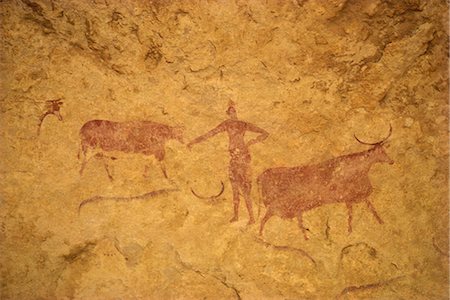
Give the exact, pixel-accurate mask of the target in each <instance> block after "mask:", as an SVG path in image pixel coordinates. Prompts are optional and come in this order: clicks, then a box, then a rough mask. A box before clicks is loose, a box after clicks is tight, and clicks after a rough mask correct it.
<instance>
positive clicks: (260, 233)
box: [259, 206, 273, 235]
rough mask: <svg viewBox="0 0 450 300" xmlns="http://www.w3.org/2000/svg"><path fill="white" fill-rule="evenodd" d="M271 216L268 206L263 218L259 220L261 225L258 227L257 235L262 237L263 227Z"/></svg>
mask: <svg viewBox="0 0 450 300" xmlns="http://www.w3.org/2000/svg"><path fill="white" fill-rule="evenodd" d="M272 216H273V213H272V210H271V209H270V206H269V207H267V211H266V214H265V215H264V217H263V218H262V220H261V225H260V226H259V235H262V233H263V230H264V225H265V224H266V222H267V221H268V220H269V219H270V218H271V217H272Z"/></svg>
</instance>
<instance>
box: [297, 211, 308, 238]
mask: <svg viewBox="0 0 450 300" xmlns="http://www.w3.org/2000/svg"><path fill="white" fill-rule="evenodd" d="M297 222H298V227H299V228H300V229H301V230H302V232H303V237H304V238H305V240H308V236H307V235H306V231H307V229H306V228H305V226H303V218H302V212H301V211H300V212H299V213H298V214H297Z"/></svg>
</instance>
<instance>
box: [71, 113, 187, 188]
mask: <svg viewBox="0 0 450 300" xmlns="http://www.w3.org/2000/svg"><path fill="white" fill-rule="evenodd" d="M80 138H81V144H80V150H79V152H78V158H79V159H80V157H81V156H82V157H81V158H82V162H81V169H80V175H82V174H83V171H84V169H85V167H86V164H87V162H88V161H89V160H90V159H91V158H92V157H95V158H100V159H102V160H103V164H104V167H105V170H106V173H107V174H108V177H109V179H110V180H111V181H112V180H113V177H112V174H111V172H110V170H109V165H108V163H107V161H108V160H115V159H117V158H116V157H114V156H112V155H108V152H110V153H111V152H113V151H118V152H123V153H136V154H144V155H146V156H154V157H155V158H156V160H157V161H158V163H159V165H160V168H161V171H162V173H163V175H164V177H165V178H168V176H167V171H166V167H165V165H164V157H165V143H166V141H168V140H171V139H175V140H177V141H179V142H180V143H183V131H182V129H181V128H180V127H173V126H169V125H165V124H160V123H156V122H152V121H128V122H113V121H107V120H91V121H88V122H87V123H85V124H84V125H83V127H81V129H80ZM88 152H91V153H92V156H91V157H90V158H88V155H89V153H88Z"/></svg>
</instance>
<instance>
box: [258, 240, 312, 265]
mask: <svg viewBox="0 0 450 300" xmlns="http://www.w3.org/2000/svg"><path fill="white" fill-rule="evenodd" d="M255 241H257V242H258V243H260V244H263V245H264V246H266V247H272V248H274V249H275V250H282V251H292V252H296V253H300V254H301V255H303V256H305V257H307V258H308V259H309V260H310V261H311V262H312V263H313V264H314V266H316V265H317V263H316V261H315V260H314V258H313V257H312V256H311V255H309V254H308V252H306V251H305V250H303V249H300V248H295V247H291V246H279V245H273V244H271V243H269V242H267V241H265V240H263V239H261V238H259V237H255Z"/></svg>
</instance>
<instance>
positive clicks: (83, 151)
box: [77, 140, 87, 159]
mask: <svg viewBox="0 0 450 300" xmlns="http://www.w3.org/2000/svg"><path fill="white" fill-rule="evenodd" d="M86 150H87V147H86V144H85V143H84V142H83V140H81V141H80V147H79V148H78V154H77V158H78V159H80V158H81V155H83V158H86Z"/></svg>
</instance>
